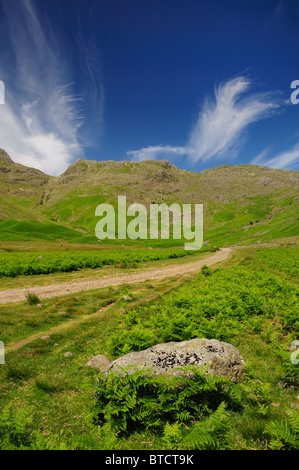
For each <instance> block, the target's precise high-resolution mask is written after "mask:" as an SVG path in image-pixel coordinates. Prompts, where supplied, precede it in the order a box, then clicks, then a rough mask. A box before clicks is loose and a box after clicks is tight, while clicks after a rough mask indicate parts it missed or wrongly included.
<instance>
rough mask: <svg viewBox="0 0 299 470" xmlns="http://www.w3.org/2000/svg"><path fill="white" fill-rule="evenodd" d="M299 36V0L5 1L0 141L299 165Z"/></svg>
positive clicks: (29, 149) (58, 160)
mask: <svg viewBox="0 0 299 470" xmlns="http://www.w3.org/2000/svg"><path fill="white" fill-rule="evenodd" d="M298 43H299V2H298V1H297V0H250V1H248V0H242V1H240V0H225V1H223V0H184V1H183V0H142V1H141V0H138V1H137V0H125V1H124V0H105V1H104V0H99V1H97V0H63V1H61V0H0V80H1V81H2V82H3V83H4V85H5V104H0V147H2V148H4V149H5V150H6V151H7V152H8V153H9V154H10V155H11V157H12V158H13V160H14V161H16V162H19V163H23V164H25V165H28V166H33V167H35V168H39V169H41V170H42V171H45V172H46V173H48V174H52V175H58V174H60V173H62V172H63V171H64V170H65V169H66V168H67V167H68V166H69V165H70V164H71V163H73V162H74V161H75V160H76V159H77V158H86V159H92V160H117V161H119V160H134V161H140V160H144V159H156V160H160V159H167V160H168V161H170V162H171V163H173V164H174V165H176V166H178V167H179V168H182V169H187V170H192V171H201V170H203V169H206V168H212V167H215V166H218V165H221V164H224V163H226V164H231V165H238V164H243V163H251V164H258V165H266V166H270V167H272V168H284V169H298V168H299V106H297V105H294V104H292V103H291V99H290V98H291V94H292V93H293V92H295V93H296V89H297V88H296V89H291V83H292V82H293V81H294V80H299V67H298V58H297V55H298V52H297V50H298ZM298 96H299V93H298Z"/></svg>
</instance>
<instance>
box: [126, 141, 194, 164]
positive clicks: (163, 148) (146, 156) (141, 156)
mask: <svg viewBox="0 0 299 470" xmlns="http://www.w3.org/2000/svg"><path fill="white" fill-rule="evenodd" d="M186 151H187V150H186V148H185V147H171V146H170V145H156V146H151V147H144V148H142V149H140V150H129V151H128V152H127V155H128V157H131V158H132V160H135V161H142V160H155V159H156V158H158V157H159V156H163V158H166V157H167V156H169V157H171V158H173V157H176V156H182V155H185V154H186Z"/></svg>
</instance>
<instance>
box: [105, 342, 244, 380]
mask: <svg viewBox="0 0 299 470" xmlns="http://www.w3.org/2000/svg"><path fill="white" fill-rule="evenodd" d="M244 364H245V361H244V359H243V357H242V356H241V354H240V352H239V350H238V349H237V348H236V347H234V346H233V345H231V344H229V343H224V342H221V341H218V340H215V339H211V340H208V339H205V338H202V339H199V338H196V339H192V340H190V341H182V342H170V343H164V344H157V345H156V346H152V347H151V348H148V349H146V350H144V351H140V352H131V353H129V354H126V355H125V356H122V357H120V358H118V359H116V360H115V361H113V362H111V363H110V364H109V366H108V367H106V369H105V370H102V371H103V372H105V373H107V372H108V370H113V371H117V370H118V371H120V372H121V370H122V369H123V368H127V367H130V369H129V371H128V373H133V372H134V370H135V369H136V368H138V369H140V368H141V369H142V368H143V369H151V373H152V374H154V375H155V374H156V375H166V374H171V375H182V374H185V372H183V371H182V370H180V368H182V367H184V366H187V365H193V366H198V367H199V368H200V367H202V366H207V367H206V370H205V373H206V374H218V375H220V376H222V377H225V378H228V379H230V380H231V381H233V382H237V381H238V380H239V378H240V377H241V375H242V372H243V368H244Z"/></svg>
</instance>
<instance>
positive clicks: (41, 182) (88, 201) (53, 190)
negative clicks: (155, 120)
mask: <svg viewBox="0 0 299 470" xmlns="http://www.w3.org/2000/svg"><path fill="white" fill-rule="evenodd" d="M7 157H8V156H7ZM8 159H9V157H8ZM8 159H5V158H4V159H1V153H0V181H1V189H0V219H2V220H3V221H2V222H0V229H1V237H2V239H4V238H3V237H7V239H13V238H11V237H13V234H12V233H13V231H14V229H13V225H12V224H13V220H20V221H26V223H27V224H29V225H28V226H27V228H26V227H25V225H26V224H25V225H24V235H25V232H26V234H27V235H28V231H29V232H30V223H33V221H35V222H38V223H39V224H41V225H43V226H44V228H42V227H41V228H40V230H38V229H37V227H36V226H35V228H34V230H33V232H32V233H29V236H30V237H31V238H32V235H33V237H36V238H39V239H43V236H46V235H47V237H48V238H46V239H49V237H50V238H51V239H52V238H53V239H55V238H61V239H69V240H71V241H74V240H76V241H78V240H80V241H83V240H85V241H96V238H95V235H94V229H95V225H96V222H97V221H98V219H97V218H96V217H95V209H96V207H97V206H98V204H101V203H103V202H105V203H111V204H113V205H114V206H115V208H116V210H117V198H118V196H126V197H127V204H128V205H129V204H131V203H133V202H137V203H142V204H144V205H145V206H146V207H147V208H148V207H149V205H150V204H151V203H157V204H161V203H167V204H171V203H179V204H184V203H185V204H188V203H192V204H203V205H204V238H205V241H207V240H209V241H210V243H214V244H222V243H230V244H231V243H242V242H248V241H250V242H251V241H257V240H264V239H272V238H278V237H282V236H283V237H286V236H293V235H297V234H298V232H299V230H298V227H299V223H298V222H299V221H298V213H299V210H298V209H299V203H298V200H299V198H298V196H297V195H298V194H299V192H298V182H299V177H298V172H297V171H287V170H274V169H270V168H267V167H260V166H253V165H238V166H229V165H222V166H220V167H217V168H213V169H211V170H205V171H202V172H200V173H196V172H191V171H186V170H180V169H178V168H176V167H175V166H173V165H170V164H169V163H168V162H167V161H165V160H164V161H159V162H157V161H144V162H138V163H137V162H127V161H124V162H114V161H108V162H96V161H87V160H77V161H76V162H75V163H74V164H73V165H71V166H70V167H69V168H68V169H67V170H66V171H65V172H64V173H63V174H62V175H60V176H58V177H49V176H47V175H45V174H44V173H42V172H39V171H38V170H33V169H31V168H26V167H24V166H22V165H17V164H14V163H13V162H12V161H11V160H10V159H9V160H8ZM2 182H3V184H2ZM7 219H9V221H8V220H7ZM46 225H48V226H49V227H50V228H49V230H48V229H46ZM9 226H10V227H11V228H12V230H8V229H9ZM43 232H44V233H45V235H43ZM18 239H19V238H18Z"/></svg>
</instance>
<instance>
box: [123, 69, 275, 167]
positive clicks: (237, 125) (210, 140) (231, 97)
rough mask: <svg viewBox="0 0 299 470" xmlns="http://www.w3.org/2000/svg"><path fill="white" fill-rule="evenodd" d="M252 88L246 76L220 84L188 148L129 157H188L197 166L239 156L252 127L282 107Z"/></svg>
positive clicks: (146, 150) (150, 150)
mask: <svg viewBox="0 0 299 470" xmlns="http://www.w3.org/2000/svg"><path fill="white" fill-rule="evenodd" d="M250 86H251V82H250V80H249V79H247V78H245V77H243V76H240V77H237V78H234V79H232V80H229V81H227V82H225V83H222V84H220V85H219V86H218V87H217V88H216V89H215V96H214V99H213V100H211V99H206V101H205V103H204V104H203V106H202V109H201V111H200V113H199V115H198V119H197V122H196V124H195V126H194V128H193V129H192V130H191V132H190V137H189V140H188V142H187V144H186V145H185V146H183V147H171V146H170V145H168V146H164V147H163V146H152V147H151V146H149V147H146V148H142V149H140V150H130V151H128V152H127V155H128V156H133V158H134V159H139V160H143V159H147V158H153V159H155V158H159V157H160V156H165V155H166V156H167V155H169V156H172V157H174V156H178V155H180V156H182V155H185V156H186V157H187V158H189V159H190V161H191V162H192V163H196V162H198V161H202V162H204V161H207V160H211V159H213V158H221V157H223V156H225V157H228V156H230V155H232V154H236V153H237V151H238V149H239V147H240V145H241V144H242V142H243V138H244V133H245V132H246V130H247V129H248V127H249V126H250V124H252V123H254V122H256V121H259V120H261V119H265V118H267V117H269V116H271V115H272V113H273V112H274V110H276V109H277V108H278V107H279V105H278V103H277V102H276V100H274V98H273V96H272V95H271V94H270V93H259V94H257V93H251V94H249V93H248V92H249V90H250ZM244 95H246V96H244Z"/></svg>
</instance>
